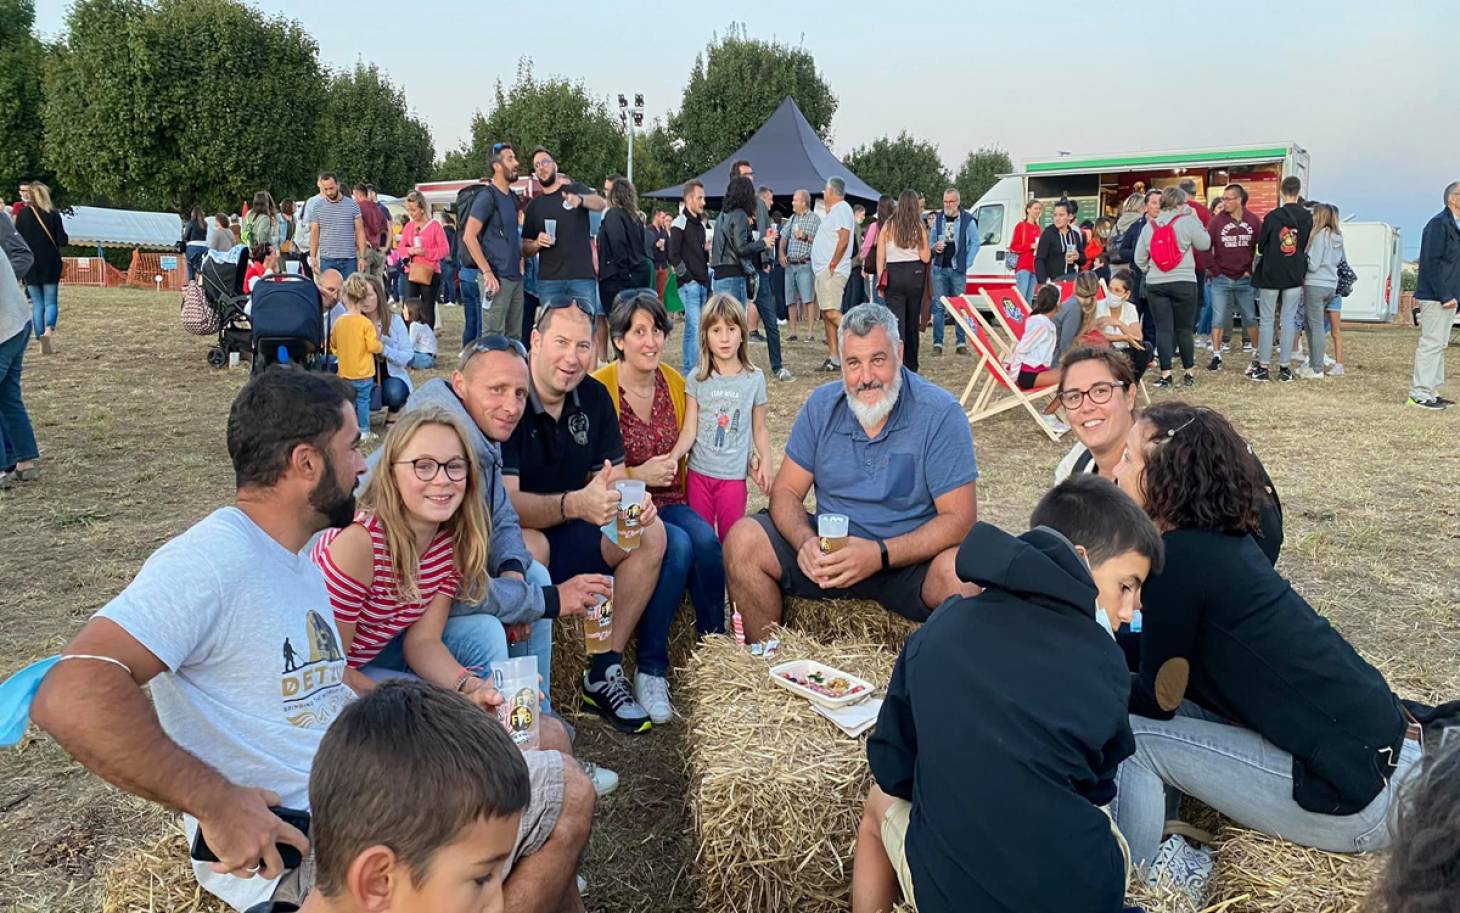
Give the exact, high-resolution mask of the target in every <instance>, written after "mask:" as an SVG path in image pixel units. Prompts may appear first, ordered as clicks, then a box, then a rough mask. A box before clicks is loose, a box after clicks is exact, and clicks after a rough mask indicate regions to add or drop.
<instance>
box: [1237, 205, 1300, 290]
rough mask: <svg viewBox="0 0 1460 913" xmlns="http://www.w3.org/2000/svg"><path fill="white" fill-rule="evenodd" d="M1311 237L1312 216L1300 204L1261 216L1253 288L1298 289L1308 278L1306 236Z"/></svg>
mask: <svg viewBox="0 0 1460 913" xmlns="http://www.w3.org/2000/svg"><path fill="white" fill-rule="evenodd" d="M1312 233H1313V214H1312V213H1311V212H1309V211H1308V210H1306V209H1304V208H1303V204H1301V203H1284V204H1283V205H1281V206H1279V207H1278V208H1277V209H1274V210H1273V211H1272V212H1269V213H1268V214H1267V215H1266V216H1264V217H1263V219H1262V232H1261V234H1259V235H1258V237H1257V252H1258V254H1260V257H1259V259H1258V261H1257V266H1256V267H1254V268H1253V270H1252V284H1253V285H1254V286H1256V287H1257V288H1274V289H1285V288H1299V287H1301V286H1302V284H1303V279H1304V278H1305V277H1306V276H1307V275H1308V236H1309V235H1310V234H1312Z"/></svg>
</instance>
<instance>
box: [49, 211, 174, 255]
mask: <svg viewBox="0 0 1460 913" xmlns="http://www.w3.org/2000/svg"><path fill="white" fill-rule="evenodd" d="M61 218H62V221H63V222H64V224H65V226H66V234H67V236H69V237H70V239H71V243H72V244H75V245H78V246H80V245H88V246H89V245H92V244H94V245H96V246H97V247H98V248H102V247H140V248H145V249H151V250H172V249H173V248H174V246H175V245H176V244H177V242H178V239H179V238H181V237H182V219H181V218H179V217H178V216H176V215H174V214H173V213H170V212H133V211H132V210H129V209H104V208H102V207H100V206H76V207H74V208H73V209H72V211H71V212H70V213H62V216H61Z"/></svg>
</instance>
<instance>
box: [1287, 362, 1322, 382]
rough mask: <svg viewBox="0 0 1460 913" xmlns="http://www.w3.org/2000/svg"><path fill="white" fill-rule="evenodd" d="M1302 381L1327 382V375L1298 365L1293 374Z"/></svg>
mask: <svg viewBox="0 0 1460 913" xmlns="http://www.w3.org/2000/svg"><path fill="white" fill-rule="evenodd" d="M1295 373H1296V374H1297V375H1298V376H1299V377H1301V378H1302V379H1303V380H1328V375H1327V374H1324V373H1323V372H1322V371H1314V370H1313V369H1312V368H1310V367H1308V366H1307V365H1300V366H1299V367H1298V370H1297V371H1296V372H1295Z"/></svg>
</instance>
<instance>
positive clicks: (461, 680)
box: [451, 666, 472, 691]
mask: <svg viewBox="0 0 1460 913" xmlns="http://www.w3.org/2000/svg"><path fill="white" fill-rule="evenodd" d="M471 677H472V672H471V670H470V669H468V668H466V667H465V666H462V667H461V671H460V672H458V673H456V684H455V685H453V686H452V687H451V690H452V691H460V690H461V686H462V685H465V684H466V683H467V681H468V680H470V679H471Z"/></svg>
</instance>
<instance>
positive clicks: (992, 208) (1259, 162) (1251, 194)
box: [968, 143, 1308, 293]
mask: <svg viewBox="0 0 1460 913" xmlns="http://www.w3.org/2000/svg"><path fill="white" fill-rule="evenodd" d="M1290 175H1296V176H1297V177H1298V178H1299V180H1301V181H1302V182H1303V187H1304V190H1305V191H1306V190H1307V187H1308V153H1307V151H1306V150H1304V149H1303V148H1302V147H1301V146H1298V145H1297V144H1296V143H1273V144H1268V145H1260V146H1228V147H1223V148H1219V149H1171V150H1165V151H1158V152H1126V153H1114V154H1108V155H1089V156H1084V155H1082V156H1063V155H1062V156H1060V157H1057V158H1053V159H1044V160H1039V161H1031V162H1028V163H1027V164H1025V166H1024V170H1023V171H1021V172H1018V173H1016V174H1008V175H1003V176H1001V177H1000V178H999V181H998V183H996V184H995V185H994V186H993V187H991V188H989V190H988V192H987V193H985V194H984V195H983V196H982V197H980V198H979V200H978V202H976V203H975V204H974V205H973V207H972V212H973V217H974V220H975V221H976V222H977V223H978V228H979V237H980V244H981V246H980V247H979V250H978V254H977V255H976V256H975V257H974V260H973V263H971V264H969V267H968V291H969V292H970V293H976V292H978V291H979V290H981V289H983V288H989V289H995V288H998V289H1004V288H1008V287H1009V286H1010V285H1013V283H1014V259H1015V258H1014V257H1013V256H1011V255H1009V244H1010V242H1011V241H1013V239H1014V226H1016V225H1017V224H1018V223H1019V222H1020V220H1022V219H1023V218H1024V204H1025V203H1026V202H1028V201H1029V200H1039V201H1040V202H1042V203H1043V204H1044V212H1043V214H1042V215H1041V224H1044V225H1048V224H1049V223H1050V221H1051V220H1052V219H1053V217H1054V203H1055V202H1056V201H1057V200H1059V199H1061V198H1066V199H1069V200H1071V201H1072V202H1074V203H1076V204H1078V207H1079V208H1078V211H1077V214H1076V219H1077V220H1081V221H1083V220H1085V219H1091V220H1093V219H1097V218H1099V217H1101V216H1109V217H1111V218H1114V217H1115V216H1116V215H1118V214H1119V212H1120V206H1121V203H1122V202H1124V200H1125V198H1126V197H1128V196H1129V195H1130V194H1132V193H1139V192H1142V191H1145V190H1162V189H1165V188H1167V187H1173V186H1175V185H1177V184H1179V183H1180V182H1182V181H1184V180H1191V181H1194V182H1195V183H1196V187H1197V195H1198V196H1199V197H1200V199H1201V201H1202V202H1203V203H1206V204H1208V205H1210V204H1211V203H1212V201H1214V200H1216V199H1218V198H1220V197H1221V195H1222V191H1223V190H1225V189H1226V188H1227V185H1228V184H1233V183H1236V184H1241V185H1242V186H1243V188H1244V189H1245V190H1246V191H1247V194H1248V202H1247V208H1248V209H1250V210H1252V212H1253V213H1254V214H1255V215H1257V216H1258V217H1259V218H1261V217H1262V216H1264V215H1266V214H1267V212H1268V211H1269V210H1271V209H1275V208H1276V207H1277V205H1278V185H1279V184H1280V183H1282V180H1283V178H1286V177H1288V176H1290Z"/></svg>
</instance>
